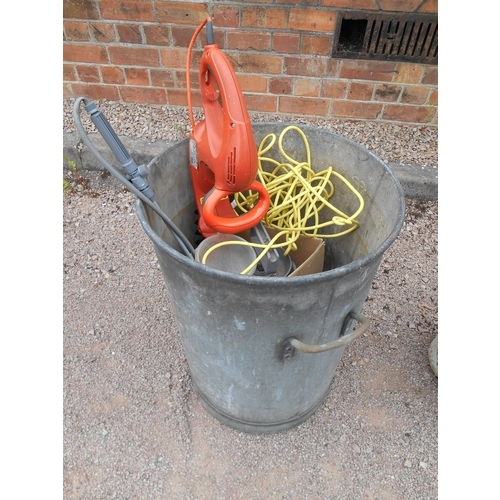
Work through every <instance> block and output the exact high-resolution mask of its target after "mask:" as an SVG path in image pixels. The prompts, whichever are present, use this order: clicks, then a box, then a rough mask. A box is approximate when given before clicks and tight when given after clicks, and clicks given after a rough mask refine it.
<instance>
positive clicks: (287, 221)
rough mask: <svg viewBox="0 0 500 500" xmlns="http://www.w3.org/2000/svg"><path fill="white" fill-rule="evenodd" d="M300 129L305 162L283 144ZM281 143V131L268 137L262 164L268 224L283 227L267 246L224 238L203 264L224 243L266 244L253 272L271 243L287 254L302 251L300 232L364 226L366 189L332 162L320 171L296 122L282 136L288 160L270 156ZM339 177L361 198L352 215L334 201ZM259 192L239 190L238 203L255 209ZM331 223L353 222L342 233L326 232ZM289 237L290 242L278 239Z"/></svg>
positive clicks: (242, 208)
mask: <svg viewBox="0 0 500 500" xmlns="http://www.w3.org/2000/svg"><path fill="white" fill-rule="evenodd" d="M291 130H293V131H295V132H298V133H299V134H300V135H301V137H302V139H303V141H304V145H305V149H306V161H304V162H300V161H298V160H295V159H294V158H292V157H290V156H289V155H288V154H287V153H286V152H285V150H284V148H283V138H284V136H285V134H286V133H287V132H289V131H291ZM275 142H276V135H275V134H268V135H267V136H266V137H264V139H262V141H261V143H260V145H259V148H258V157H259V169H258V174H257V175H258V177H259V180H260V182H261V183H262V184H263V185H264V186H265V188H266V189H267V192H268V193H269V197H270V199H271V204H270V207H269V210H268V211H267V214H266V216H265V217H264V219H263V221H262V222H263V224H264V225H266V226H268V227H273V228H276V229H277V230H278V233H277V234H276V235H275V236H274V237H273V238H272V239H271V241H270V242H269V244H267V245H261V244H256V243H250V242H247V243H244V242H223V243H219V244H217V245H214V246H213V247H212V248H210V249H209V250H208V251H207V252H206V253H205V255H204V257H203V261H202V262H203V263H205V262H206V260H207V257H208V255H209V254H210V253H211V252H213V251H214V250H215V249H216V248H218V247H220V246H224V245H235V244H236V245H247V246H252V247H254V248H262V249H263V250H262V252H261V253H260V254H259V255H258V257H257V258H256V259H255V260H254V262H252V264H250V265H249V266H248V267H247V268H246V269H244V270H243V271H242V272H241V274H245V273H247V272H248V271H249V270H250V269H252V267H253V266H254V265H255V264H256V263H257V262H258V261H259V260H260V259H261V258H262V257H263V256H264V255H265V254H266V252H268V251H269V250H270V249H271V248H285V250H284V255H285V256H286V255H288V254H289V252H290V251H293V250H296V249H297V245H296V243H295V242H296V241H297V239H298V238H299V236H300V235H303V236H307V237H311V238H312V237H319V238H337V237H339V236H343V235H345V234H348V233H350V232H352V231H354V230H356V229H357V228H358V227H359V222H358V221H357V220H356V217H357V216H358V215H359V214H360V213H361V212H362V210H363V208H364V200H363V197H362V196H361V194H360V193H359V192H358V191H357V190H356V189H355V188H354V187H353V186H352V184H351V183H350V182H349V181H348V180H347V179H346V178H345V177H343V176H342V175H340V174H339V173H338V172H335V171H334V170H333V168H332V167H331V166H330V167H328V168H327V169H326V170H322V171H321V172H314V170H313V169H312V167H311V151H310V148H309V142H308V140H307V137H306V135H305V134H304V132H303V131H302V130H301V129H300V128H299V127H296V126H294V125H291V126H289V127H286V128H285V129H284V130H283V131H282V132H281V134H280V136H279V138H278V147H279V151H280V153H281V155H282V156H283V158H285V160H287V162H285V163H280V162H278V161H277V160H275V159H273V158H269V157H267V156H265V155H266V153H267V152H269V150H270V149H271V148H272V147H273V145H274V144H275ZM266 162H267V163H269V164H271V165H273V166H274V169H273V170H272V171H271V172H266V171H265V170H264V169H263V167H262V164H263V163H266ZM332 176H335V177H337V178H338V179H340V180H341V181H342V182H344V183H345V184H346V186H347V187H348V188H349V189H350V190H351V191H352V192H353V193H354V195H355V196H356V197H357V198H358V200H359V207H358V209H357V210H356V212H355V213H354V214H352V215H350V216H349V215H346V214H344V213H343V212H342V211H340V210H339V209H338V208H336V207H335V206H333V205H332V204H331V203H330V202H329V201H328V200H329V199H330V198H331V197H332V196H333V194H334V185H333V182H332V180H331V177H332ZM257 198H258V194H257V193H252V192H251V191H248V192H244V193H236V194H235V196H234V200H235V204H236V207H237V208H238V209H239V210H240V211H241V212H247V211H249V210H250V209H251V208H252V207H253V205H254V203H255V202H256V201H257ZM325 209H330V210H331V211H332V212H333V213H334V214H335V215H333V217H332V218H331V219H330V220H328V221H326V222H323V223H321V222H320V211H323V214H324V210H325ZM331 225H337V226H349V227H348V228H347V229H345V230H344V231H341V232H338V233H333V234H332V233H328V234H325V233H320V232H319V231H320V230H321V229H324V228H326V227H328V226H331ZM282 236H284V241H283V242H280V243H277V241H278V240H279V239H280V238H281V237H282Z"/></svg>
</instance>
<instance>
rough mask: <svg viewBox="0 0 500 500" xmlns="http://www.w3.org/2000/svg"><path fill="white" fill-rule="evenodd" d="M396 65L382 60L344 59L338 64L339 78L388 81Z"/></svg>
mask: <svg viewBox="0 0 500 500" xmlns="http://www.w3.org/2000/svg"><path fill="white" fill-rule="evenodd" d="M395 68H396V65H395V64H394V63H392V62H382V61H346V60H342V61H341V65H340V73H339V77H340V78H348V79H351V80H378V81H381V82H390V81H391V80H392V77H393V74H394V72H395Z"/></svg>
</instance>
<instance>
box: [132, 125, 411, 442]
mask: <svg viewBox="0 0 500 500" xmlns="http://www.w3.org/2000/svg"><path fill="white" fill-rule="evenodd" d="M288 125H290V124H286V123H259V124H254V125H253V128H254V135H255V140H256V142H257V144H259V143H260V141H261V140H262V139H263V138H264V137H265V136H266V135H267V134H270V133H274V134H276V135H279V134H280V133H281V131H282V130H283V129H284V128H285V127H287V126H288ZM300 128H301V129H302V131H303V132H304V133H305V134H306V136H307V139H308V141H309V145H310V149H311V158H312V166H313V168H314V170H315V171H320V170H323V169H325V168H328V166H330V165H331V166H332V167H333V168H334V169H335V170H336V171H337V172H339V173H340V174H342V175H343V176H344V177H345V178H346V179H347V180H348V181H349V182H350V183H351V184H352V185H353V186H354V187H355V188H356V189H357V190H358V191H359V192H360V193H361V195H362V196H363V198H364V203H365V206H364V209H363V211H362V213H361V214H360V215H359V216H358V217H357V220H358V221H359V222H360V226H359V228H358V229H357V230H356V231H353V232H351V233H349V234H347V235H344V236H341V237H339V238H326V239H325V245H326V246H325V260H324V267H323V271H322V272H320V273H316V274H311V275H306V276H296V277H263V276H243V275H239V274H234V273H229V272H226V271H220V270H217V269H213V268H210V267H207V266H204V265H202V264H200V263H198V262H196V261H194V260H190V259H189V258H187V257H186V256H184V254H182V253H181V251H180V248H179V246H178V244H177V242H176V241H175V240H174V238H173V237H172V236H171V233H170V231H169V230H168V229H167V227H166V226H165V224H164V223H163V221H162V220H161V219H160V218H159V216H157V214H156V213H154V212H153V211H152V210H151V209H150V208H149V207H146V206H145V205H144V204H143V203H142V202H141V201H140V200H137V201H136V210H137V215H138V217H139V221H140V223H141V225H142V227H143V229H144V231H145V232H146V234H147V235H148V236H149V238H150V239H151V240H152V242H153V244H154V248H155V251H156V255H157V256H158V260H159V264H160V267H161V270H162V273H163V277H164V280H165V284H166V286H167V289H168V292H169V295H170V299H171V305H172V309H173V312H174V316H175V319H176V322H177V326H178V329H179V334H180V338H181V341H182V345H183V347H184V350H185V355H186V359H187V362H188V365H189V370H190V373H191V379H192V383H193V386H194V388H195V390H196V393H197V395H198V397H199V399H200V401H201V403H202V404H203V406H204V407H205V408H206V409H207V410H208V411H209V412H210V413H211V414H212V415H214V416H215V417H216V418H217V419H218V420H219V421H221V422H223V423H224V424H227V425H229V426H231V427H233V428H235V429H238V430H240V431H245V432H252V433H272V432H278V431H283V430H286V429H289V428H291V427H293V426H295V425H298V424H300V423H302V422H304V421H305V420H306V419H307V418H308V417H310V416H311V415H312V414H313V413H314V412H315V411H316V410H317V409H318V407H319V406H320V405H321V403H322V402H323V400H324V399H325V397H326V396H327V394H328V391H329V389H330V386H331V384H332V381H333V378H334V374H335V370H336V368H337V365H338V363H339V361H340V358H341V356H342V354H343V352H344V349H345V347H346V345H347V344H348V343H349V341H351V340H353V339H354V338H356V337H358V336H359V335H360V334H361V333H362V332H364V331H366V329H367V327H368V320H367V319H366V318H365V317H364V316H362V315H361V314H360V313H361V310H362V308H363V304H364V302H365V300H366V297H367V295H368V292H369V290H370V288H371V284H372V281H373V277H374V275H375V273H376V271H377V269H378V267H379V264H380V261H381V260H382V256H383V254H384V252H385V251H386V250H387V249H388V248H389V246H390V245H391V244H392V243H393V242H394V240H395V239H396V238H397V236H398V234H399V232H400V230H401V227H402V225H403V220H404V211H405V199H404V193H403V189H402V187H401V185H400V183H399V182H398V180H397V179H396V178H395V176H394V175H393V173H392V172H391V171H390V170H389V168H388V167H387V166H386V165H385V164H384V163H383V162H382V161H381V160H380V159H379V158H377V157H376V156H374V155H373V154H372V153H370V152H369V151H368V150H367V149H365V148H364V147H362V146H361V145H359V144H357V143H355V142H353V141H351V140H348V139H346V138H344V137H342V136H339V135H336V134H333V133H331V132H328V131H326V130H322V129H318V128H315V127H307V126H301V127H300ZM283 145H284V148H285V149H286V151H287V153H288V154H290V155H291V156H293V157H294V158H305V150H304V145H303V142H302V139H301V138H300V136H299V135H298V134H287V135H286V137H285V138H284V141H283ZM267 156H269V153H268V154H267ZM149 182H150V185H151V187H152V188H153V190H154V192H155V197H156V200H157V202H158V204H159V205H160V207H161V208H162V210H163V211H164V212H165V213H166V215H167V216H168V217H169V218H170V219H172V221H173V222H174V223H175V224H177V225H178V226H179V227H180V229H181V230H182V231H183V232H184V234H186V235H187V236H188V238H191V241H192V242H193V241H194V237H195V230H196V222H195V221H196V215H195V209H196V206H195V201H194V197H193V190H192V188H191V180H190V175H189V169H188V139H184V140H182V141H180V142H177V143H175V144H173V145H172V146H169V147H168V148H167V149H166V150H165V151H164V153H163V154H162V155H161V156H160V157H159V160H158V162H157V163H156V164H154V165H153V166H152V167H151V172H150V175H149ZM335 189H336V191H335V194H334V198H335V202H334V203H335V205H336V206H337V207H342V209H343V211H344V212H345V213H354V212H355V210H356V208H357V205H356V203H357V200H355V199H354V197H353V195H352V193H350V192H349V191H348V189H347V188H343V187H342V185H341V184H339V185H336V186H335ZM356 325H357V327H356V328H355V326H356Z"/></svg>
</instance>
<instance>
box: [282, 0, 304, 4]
mask: <svg viewBox="0 0 500 500" xmlns="http://www.w3.org/2000/svg"><path fill="white" fill-rule="evenodd" d="M276 3H278V4H279V3H282V4H285V5H300V4H301V3H302V0H276Z"/></svg>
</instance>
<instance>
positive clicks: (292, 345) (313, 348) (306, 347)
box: [282, 311, 370, 360]
mask: <svg viewBox="0 0 500 500" xmlns="http://www.w3.org/2000/svg"><path fill="white" fill-rule="evenodd" d="M351 320H355V321H357V322H358V323H360V326H359V327H358V328H356V330H354V331H353V332H351V333H349V335H344V336H342V332H344V331H346V330H347V328H348V326H349V324H350V322H351ZM369 326H370V320H369V319H368V318H367V317H366V316H364V315H363V314H360V313H356V312H354V311H351V312H350V313H349V314H348V315H347V316H346V319H345V321H344V324H343V325H342V330H341V331H340V335H341V336H340V337H339V338H338V339H337V340H334V341H332V342H328V343H326V344H304V343H303V342H301V341H300V340H297V339H295V338H293V337H292V338H288V339H286V340H285V341H284V343H283V349H282V358H283V360H286V359H290V358H291V357H292V356H293V353H294V351H295V349H298V350H299V351H302V352H307V353H310V354H315V353H318V352H325V351H330V350H332V349H338V348H339V347H342V346H345V345H346V344H348V343H349V342H352V341H353V340H355V339H357V338H358V337H360V336H361V335H363V333H365V332H366V330H368V327H369Z"/></svg>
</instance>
